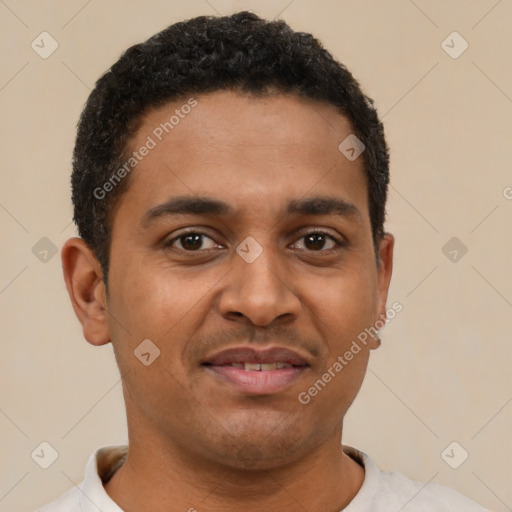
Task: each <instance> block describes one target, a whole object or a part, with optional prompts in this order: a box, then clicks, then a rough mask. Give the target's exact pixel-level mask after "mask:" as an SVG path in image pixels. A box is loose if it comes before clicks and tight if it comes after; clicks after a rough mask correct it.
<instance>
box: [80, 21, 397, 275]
mask: <svg viewBox="0 0 512 512" xmlns="http://www.w3.org/2000/svg"><path fill="white" fill-rule="evenodd" d="M222 89H229V90H234V91H240V92H243V93H249V94H253V95H255V96H258V95H260V96H261V95H265V94H270V93H274V94H275V93H295V94H298V95H300V96H302V97H305V98H310V99H314V100H317V101H320V102H324V103H328V104H331V105H333V106H335V107H336V108H337V110H338V111H339V112H340V113H341V114H343V115H344V116H346V117H347V118H348V119H349V121H350V122H351V124H352V128H353V130H354V133H355V134H356V136H357V137H358V138H359V139H360V140H361V141H362V142H363V144H364V145H365V151H364V153H363V155H362V156H363V162H364V165H365V173H366V181H367V188H368V199H369V213H370V220H371V227H372V236H373V242H374V246H375V250H376V251H377V247H378V242H379V241H380V239H381V238H382V236H383V235H384V220H385V205H386V198H387V188H388V182H389V152H388V147H387V144H386V141H385V137H384V129H383V126H382V123H381V121H380V120H379V118H378V116H377V112H376V110H375V108H374V106H373V100H371V99H370V98H368V97H367V96H366V95H365V94H364V93H363V92H362V90H361V88H360V86H359V84H358V82H357V81H356V80H355V79H354V77H353V76H352V74H351V73H350V72H349V71H348V70H347V69H346V67H345V66H344V65H342V64H340V63H339V62H338V61H336V60H335V59H334V58H333V56H332V55H331V54H330V53H329V52H328V51H327V50H325V49H324V48H323V46H322V44H321V43H320V42H319V41H318V40H317V39H316V38H314V37H313V36H312V35H311V34H307V33H304V32H294V31H293V30H292V29H291V28H290V27H289V26H288V25H287V24H286V23H285V22H284V21H282V20H278V21H267V20H264V19H261V18H260V17H258V16H257V15H255V14H253V13H250V12H247V11H243V12H239V13H236V14H233V15H231V16H222V17H214V16H200V17H197V18H193V19H190V20H187V21H182V22H179V23H176V24H174V25H171V26H169V27H168V28H166V29H165V30H163V31H161V32H159V33H158V34H156V35H154V36H153V37H151V38H150V39H148V40H147V41H145V42H143V43H140V44H137V45H134V46H132V47H131V48H129V49H128V50H126V51H125V52H124V53H123V54H122V55H121V57H120V58H119V60H118V61H117V62H116V63H115V64H114V65H113V66H112V67H111V68H110V69H109V70H108V71H107V72H106V73H105V74H103V75H102V76H101V78H100V79H99V80H98V81H97V83H96V85H95V88H94V90H93V91H92V93H91V94H90V96H89V98H88V100H87V103H86V105H85V107H84V110H83V112H82V115H81V117H80V121H79V123H78V131H77V137H76V144H75V149H74V153H73V173H72V178H71V185H72V200H73V205H74V217H73V218H74V221H75V223H76V225H77V227H78V233H79V235H80V236H81V238H82V239H83V240H84V241H85V242H86V243H87V244H88V246H89V247H90V248H91V249H92V250H93V252H94V254H95V255H96V257H97V259H98V261H99V263H100V265H101V268H102V271H103V279H104V281H105V284H106V283H107V275H108V264H109V251H110V238H111V237H110V235H111V228H112V222H113V212H114V211H115V206H116V204H117V202H118V200H119V198H120V196H121V195H122V193H123V190H125V189H126V186H127V183H128V182H129V176H127V177H126V178H125V179H123V180H122V181H121V182H119V183H118V184H117V185H116V186H115V187H113V188H112V190H111V191H109V193H108V194H103V193H102V194H98V192H97V191H98V190H101V187H102V186H103V185H104V184H105V183H106V182H108V181H109V180H111V179H112V176H113V175H114V173H115V172H116V170H117V171H119V168H120V167H121V166H122V165H123V162H125V163H126V161H127V158H129V157H130V155H128V154H127V152H128V149H127V147H128V145H129V142H130V140H131V138H132V137H133V135H134V134H135V133H136V131H137V129H138V127H139V126H140V122H141V118H142V116H143V114H144V113H145V112H147V111H148V110H149V109H150V108H154V107H158V106H160V105H162V104H165V103H167V102H170V101H176V100H179V99H183V98H185V97H186V96H187V95H192V94H194V95H199V94H204V93H208V92H213V91H216V90H222ZM340 142H341V141H340ZM376 254H377V253H376Z"/></svg>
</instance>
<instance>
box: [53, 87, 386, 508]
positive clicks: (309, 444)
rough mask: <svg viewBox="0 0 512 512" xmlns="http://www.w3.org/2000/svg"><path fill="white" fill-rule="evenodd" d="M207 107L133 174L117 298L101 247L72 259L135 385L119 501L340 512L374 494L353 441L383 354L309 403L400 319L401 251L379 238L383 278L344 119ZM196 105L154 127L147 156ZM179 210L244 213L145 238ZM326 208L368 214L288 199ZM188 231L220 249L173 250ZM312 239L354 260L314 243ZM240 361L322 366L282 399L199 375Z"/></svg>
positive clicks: (69, 267)
mask: <svg viewBox="0 0 512 512" xmlns="http://www.w3.org/2000/svg"><path fill="white" fill-rule="evenodd" d="M195 99H196V100H197V106H195V108H194V109H193V110H192V111H191V112H190V113H189V114H188V115H187V116H185V117H184V118H183V119H180V122H179V124H177V125H176V126H175V127H174V128H173V130H172V131H171V132H170V133H169V135H167V136H166V137H165V138H164V139H163V140H162V141H161V142H158V144H157V146H156V147H155V148H154V149H152V150H151V151H150V152H149V154H148V155H147V156H146V157H145V158H144V159H143V160H142V161H141V162H140V163H139V164H138V165H137V167H136V168H135V169H134V170H133V171H132V174H131V176H130V183H129V187H128V189H127V191H126V192H125V193H124V194H123V196H122V197H121V199H120V202H119V205H118V207H117V209H116V211H115V215H114V220H113V233H112V245H111V252H110V270H109V272H110V274H109V283H108V300H107V296H106V292H105V287H104V284H103V282H102V274H101V270H100V266H99V263H98V262H97V260H96V258H95V257H94V255H93V254H92V252H91V251H90V250H89V249H88V247H87V246H86V245H85V243H84V242H83V241H82V240H80V239H78V238H72V239H70V240H68V241H67V243H66V244H65V246H64V248H63V250H62V261H63V268H64V275H65V279H66V283H67V287H68V291H69V294H70V297H71V300H72V303H73V307H74V309H75V312H76V314H77V316H78V318H79V320H80V322H81V323H82V325H83V331H84V336H85V338H86V339H87V341H88V342H89V343H91V344H93V345H103V344H105V343H109V342H110V341H111V342H112V344H113V347H114V351H115V355H116V359H117V362H118V365H119V368H120V372H121V374H122V376H123V391H124V397H125V402H126V409H127V419H128V430H129V443H130V445H129V446H130V449H129V453H128V457H127V461H126V462H125V464H124V465H123V467H122V468H121V469H120V470H119V471H118V472H117V473H116V474H115V475H114V477H113V478H112V480H111V481H110V482H109V483H108V484H107V485H106V486H105V488H106V490H107V492H108V493H109V495H110V496H111V497H112V499H114V501H116V502H117V503H118V504H119V505H120V506H121V507H122V508H123V510H125V511H126V512H135V511H141V510H152V511H155V512H159V511H164V510H165V511H167V512H169V511H174V510H176V511H178V510H183V511H185V510H189V509H191V508H195V509H197V510H198V511H199V512H200V511H201V510H208V511H221V510H222V511H224V512H226V511H228V512H229V511H235V510H237V511H238V510H247V511H268V510H275V511H278V510H283V511H284V510H286V511H289V512H294V511H303V510H308V511H310V512H320V511H322V512H325V511H331V510H332V511H338V510H340V509H342V508H343V507H345V506H346V505H347V504H348V503H349V502H350V501H351V500H352V498H353V497H354V496H355V494H356V493H357V491H358V490H359V488H360V487H361V485H362V482H363V479H364V469H363V468H362V467H361V466H359V465H358V464H357V463H356V462H355V461H354V460H352V459H351V458H350V457H348V456H347V455H346V454H344V453H343V451H342V446H341V444H340V439H341V436H342V427H343V418H344V415H345V413H346V412H347V410H348V408H349V407H350V405H351V403H352V401H353V400H354V398H355V396H356V394H357V393H358V391H359V389H360V387H361V383H362V381H363V378H364V375H365V372H366V367H367V362H368V358H369V352H370V350H371V349H375V348H377V347H378V345H379V341H378V340H375V339H370V341H369V342H368V345H367V346H366V347H364V346H363V347H362V350H361V352H359V353H358V354H357V355H356V356H354V358H353V359H352V360H351V361H350V362H349V364H347V365H346V367H344V369H343V371H341V372H340V373H338V374H337V375H336V377H335V378H333V379H332V381H331V382H330V383H328V384H327V385H326V386H325V387H324V388H323V389H322V391H321V392H319V393H318V394H317V396H315V397H314V398H312V399H311V401H310V403H309V404H307V405H303V404H301V403H300V402H299V400H298V399H297V396H298V394H299V393H300V392H302V391H307V390H308V388H309V387H310V386H311V385H312V384H313V383H314V382H315V381H317V380H318V379H319V378H321V376H322V374H323V373H324V372H325V371H326V370H327V369H328V368H329V367H330V366H331V365H332V364H333V363H334V362H335V361H336V358H337V357H338V356H342V355H343V354H344V353H345V352H346V351H347V350H348V349H349V347H350V346H351V344H352V342H353V341H354V340H355V339H356V338H357V335H358V334H359V333H361V332H362V331H363V330H364V329H365V328H368V327H370V326H372V325H374V324H375V322H376V321H377V320H379V319H381V318H383V315H385V310H386V299H387V293H388V287H389V282H390V279H391V272H392V256H393V245H394V238H393V236H392V235H391V234H386V235H385V236H384V238H383V239H382V241H380V245H379V256H380V259H379V262H378V264H377V262H376V260H375V253H374V247H373V242H372V236H371V224H370V218H369V212H368V198H367V188H366V179H365V175H364V172H363V161H362V158H361V157H359V158H357V159H356V160H355V161H349V160H348V159H347V158H345V156H344V155H343V154H342V153H340V151H339V150H338V145H339V144H340V142H341V141H342V140H344V139H345V138H346V137H347V136H348V135H349V134H350V133H351V132H352V130H351V126H350V123H349V121H348V120H347V119H346V118H345V117H343V116H342V115H340V114H339V113H338V112H337V111H336V109H335V108H334V107H333V106H331V105H326V104H323V103H319V102H315V101H311V100H306V99H303V98H300V97H298V96H295V95H291V94H286V95H274V96H270V97H266V98H254V97H250V96H247V95H245V96H244V95H241V94H239V93H235V92H230V91H218V92H214V93H210V94H206V95H199V96H197V97H196V98H195ZM185 102H186V100H185V101H183V102H174V103H169V104H167V105H165V106H163V107H160V108H158V109H154V110H152V111H150V112H149V113H147V115H146V116H145V117H144V119H143V122H142V124H141V126H140V128H139V130H138V132H137V134H136V135H135V137H134V140H133V141H132V144H131V150H132V151H133V150H136V149H137V148H139V147H140V146H141V145H143V144H144V143H145V141H146V140H147V137H148V135H150V136H151V134H152V132H153V130H154V129H155V127H157V126H159V124H160V123H161V122H163V121H165V120H168V119H169V117H170V116H171V115H172V114H173V113H174V111H175V110H176V109H177V108H180V106H181V105H183V104H184V103H185ZM177 196H208V197H211V198H215V199H218V200H222V201H224V202H226V203H228V204H229V205H230V206H231V207H232V208H233V210H234V213H232V214H227V215H221V216H219V215H209V214H206V215H205V214H202V215H192V214H186V215H178V216H176V215H174V216H172V215H162V216H159V217H158V218H157V219H156V220H154V221H153V222H151V223H150V224H149V225H147V226H146V225H144V223H143V222H142V219H143V218H144V215H145V214H146V213H147V212H148V210H150V209H151V208H153V207H155V206H157V205H160V204H162V203H165V202H166V201H168V200H169V199H171V198H173V197H177ZM318 196H328V197H335V198H338V199H343V200H344V201H346V202H348V203H351V204H352V205H354V206H355V207H356V208H357V210H358V212H359V214H358V215H357V216H353V217H349V216H337V215H334V214H323V215H311V214H309V215H304V214H301V215H284V213H283V212H284V208H285V207H286V204H287V203H288V201H290V200H293V199H304V198H309V197H318ZM189 228H191V229H190V230H191V231H194V232H201V233H205V234H206V235H207V236H206V237H204V238H203V244H202V245H199V247H200V248H199V249H196V250H190V245H186V244H187V241H184V239H183V238H181V239H178V240H174V242H173V245H172V246H167V247H165V246H164V243H165V242H169V241H172V240H173V239H176V238H177V237H178V235H182V234H183V231H184V230H185V229H189ZM312 230H318V231H322V232H323V233H326V234H327V235H330V236H332V237H334V238H335V239H337V240H339V241H340V242H343V244H344V245H343V246H341V247H339V248H337V249H336V247H337V246H336V244H335V243H334V242H333V241H332V240H331V239H330V238H329V237H327V238H326V239H325V242H324V243H323V245H322V243H318V244H317V245H315V244H311V243H309V244H308V243H307V237H306V235H308V234H309V233H311V231H312ZM248 236H251V237H253V238H254V239H255V240H256V241H257V243H258V244H259V245H260V246H261V247H262V249H263V252H262V254H261V255H260V256H259V257H258V258H257V259H256V260H255V261H254V262H252V263H247V262H246V261H245V260H244V259H243V258H241V257H240V255H239V254H237V252H236V248H237V247H238V246H239V245H240V243H241V242H242V241H243V240H244V239H245V238H246V237H248ZM184 243H185V246H184V245H183V244H184ZM184 247H188V248H189V250H188V251H186V250H185V248H184ZM148 338H149V339H150V340H152V342H153V343H154V344H155V345H157V346H158V347H159V349H160V351H161V353H160V357H158V358H157V359H156V360H155V361H154V362H153V363H152V364H151V365H149V366H145V365H143V364H142V363H141V362H140V361H139V360H138V359H137V358H136V357H135V356H134V354H133V352H134V350H135V349H136V347H137V346H138V345H139V344H140V343H141V341H142V340H144V339H148ZM235 346H251V347H257V348H263V347H265V348H267V347H274V346H283V347H287V348H291V349H293V350H296V351H297V352H299V354H301V355H302V356H303V357H304V358H306V359H307V361H308V363H309V367H308V368H307V370H306V371H305V372H304V373H303V374H302V375H301V376H300V378H299V379H298V380H297V381H296V382H294V383H292V384H291V385H290V386H288V387H287V388H285V389H284V390H282V391H280V392H278V393H274V394H267V395H260V396H254V395H248V394H245V393H243V392H241V391H239V390H237V389H235V388H233V387H232V386H231V385H229V384H227V383H226V382H224V381H222V380H221V379H218V378H215V376H212V375H211V372H209V371H207V370H206V369H205V368H204V367H203V366H201V363H202V362H204V361H205V359H206V358H207V357H209V356H210V355H212V354H213V353H214V352H218V351H219V350H222V349H224V348H230V347H235Z"/></svg>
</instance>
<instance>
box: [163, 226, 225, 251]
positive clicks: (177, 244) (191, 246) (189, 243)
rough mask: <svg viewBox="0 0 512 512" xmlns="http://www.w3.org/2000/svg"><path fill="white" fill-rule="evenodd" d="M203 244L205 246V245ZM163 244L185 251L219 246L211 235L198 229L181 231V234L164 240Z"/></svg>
mask: <svg viewBox="0 0 512 512" xmlns="http://www.w3.org/2000/svg"><path fill="white" fill-rule="evenodd" d="M206 242H208V243H206ZM205 244H206V246H207V247H205ZM164 245H165V247H171V248H173V249H179V250H183V251H187V252H192V251H199V250H201V249H205V250H208V249H214V248H215V247H219V245H218V244H217V243H215V241H214V240H213V239H212V238H211V237H209V236H208V235H206V234H205V233H201V232H199V231H189V232H187V233H182V234H181V235H179V236H177V237H174V238H173V239H171V240H169V241H167V242H165V244H164Z"/></svg>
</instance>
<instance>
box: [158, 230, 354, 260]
mask: <svg viewBox="0 0 512 512" xmlns="http://www.w3.org/2000/svg"><path fill="white" fill-rule="evenodd" d="M191 234H193V235H201V236H204V237H207V238H209V239H210V240H213V238H212V237H211V236H210V235H208V234H207V233H204V232H202V231H198V230H190V231H184V232H183V233H180V234H179V235H178V236H176V237H174V238H172V239H171V240H167V241H165V242H164V244H163V245H164V247H165V248H171V249H176V250H178V251H181V252H186V253H192V254H193V253H200V252H205V251H210V250H212V249H197V250H195V251H193V250H192V251H189V250H186V249H180V248H176V247H172V245H173V243H174V242H176V241H177V240H179V239H180V238H182V237H185V236H187V235H191ZM311 234H319V235H324V236H325V237H326V238H329V239H330V240H332V241H333V242H334V243H335V247H332V248H330V249H320V250H318V251H315V250H313V249H301V250H306V251H307V252H312V253H322V252H323V253H331V252H332V251H339V250H340V249H342V248H343V247H345V244H344V243H343V242H342V241H341V240H338V239H337V238H335V237H334V236H333V235H330V234H329V233H326V232H325V231H322V230H321V229H312V230H310V231H308V232H307V233H304V234H303V235H301V236H300V237H299V238H298V240H301V239H303V238H305V237H307V236H308V235H311ZM213 241H214V240H213Z"/></svg>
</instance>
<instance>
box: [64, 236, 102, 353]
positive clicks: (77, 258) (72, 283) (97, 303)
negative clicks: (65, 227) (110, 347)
mask: <svg viewBox="0 0 512 512" xmlns="http://www.w3.org/2000/svg"><path fill="white" fill-rule="evenodd" d="M61 259H62V269H63V272H64V280H65V281H66V288H67V290H68V293H69V297H70V299H71V304H72V305H73V309H74V310H75V314H76V316H77V317H78V320H80V323H81V324H82V328H83V332H84V337H85V339H86V340H87V341H88V342H89V343H91V344H92V345H105V344H106V343H109V342H110V333H109V329H108V310H107V301H106V294H105V285H104V283H103V273H102V271H101V265H100V263H99V261H98V260H97V259H96V256H95V255H94V253H93V252H92V250H91V249H90V248H89V246H88V245H87V244H86V243H85V242H84V241H83V240H82V239H81V238H76V237H74V238H70V239H69V240H68V241H67V242H66V243H65V244H64V246H63V248H62V251H61Z"/></svg>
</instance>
